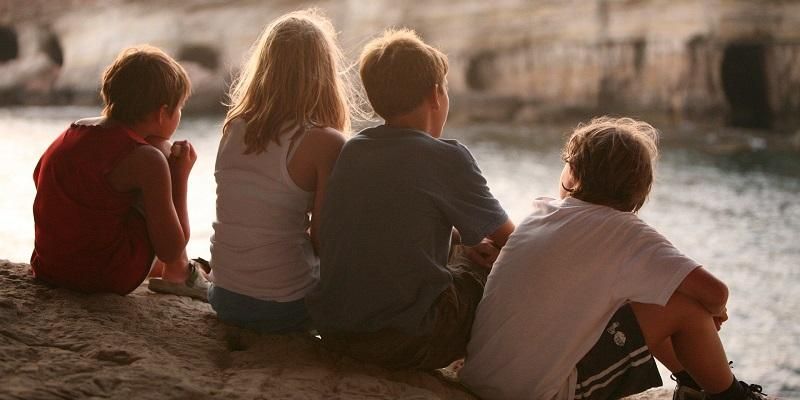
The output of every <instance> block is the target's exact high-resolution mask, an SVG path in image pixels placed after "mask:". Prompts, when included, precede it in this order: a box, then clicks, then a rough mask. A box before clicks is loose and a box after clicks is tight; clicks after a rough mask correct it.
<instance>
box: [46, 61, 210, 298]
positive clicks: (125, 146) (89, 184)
mask: <svg viewBox="0 0 800 400" xmlns="http://www.w3.org/2000/svg"><path fill="white" fill-rule="evenodd" d="M101 83H102V88H101V95H102V97H103V101H104V103H105V107H104V109H103V116H102V117H97V118H89V119H83V120H80V121H77V122H75V123H73V124H71V125H70V127H69V128H67V130H65V131H64V132H63V133H62V134H61V135H60V136H59V137H58V138H56V139H55V141H53V143H52V144H51V145H50V147H49V148H48V149H47V150H46V151H45V153H44V154H43V155H42V158H41V159H40V160H39V163H38V165H37V166H36V169H35V171H34V173H33V179H34V183H35V184H36V198H35V200H34V203H33V214H34V221H35V229H36V232H35V238H36V239H35V245H34V250H33V254H32V256H31V267H32V268H33V273H34V275H35V276H36V277H37V278H39V279H41V280H43V281H46V282H49V283H51V284H55V285H57V286H61V287H65V288H69V289H73V290H78V291H83V292H107V293H109V292H110V293H117V294H120V295H125V294H127V293H130V292H131V291H133V290H134V289H136V288H137V287H138V286H139V285H140V284H141V283H142V281H144V279H145V278H146V277H147V276H148V274H149V273H150V272H151V269H152V272H153V273H152V275H155V276H160V278H158V279H155V278H154V279H153V281H151V288H153V289H162V290H161V291H167V292H172V293H176V294H182V295H188V296H192V297H196V298H204V297H205V290H206V287H207V283H206V281H205V279H204V276H203V274H202V272H200V271H198V269H197V267H196V266H195V265H194V264H191V263H190V262H189V260H188V258H187V256H186V251H185V247H186V243H187V241H188V240H189V218H188V212H187V207H186V190H187V180H188V177H189V172H190V171H191V169H192V166H193V165H194V162H195V160H196V159H197V155H196V153H195V151H194V148H193V147H192V145H191V144H190V143H189V142H188V141H185V140H184V141H178V142H175V143H170V142H169V139H170V137H172V134H173V133H174V132H175V129H176V128H177V126H178V124H179V123H180V119H181V108H182V107H183V105H184V103H185V101H186V99H187V97H188V96H189V93H190V91H191V83H190V82H189V78H188V76H187V75H186V71H184V69H183V68H182V67H181V66H180V65H179V64H178V63H177V62H176V61H175V60H173V59H172V58H170V57H169V56H168V55H166V54H165V53H164V52H162V51H161V50H159V49H157V48H154V47H150V46H142V47H136V48H129V49H126V50H124V51H122V52H121V53H120V54H119V56H117V59H116V60H114V62H113V63H112V64H111V65H110V66H109V67H108V68H107V69H106V70H105V72H104V73H103V78H102V82H101ZM154 257H157V259H155V260H154ZM159 260H160V261H159Z"/></svg>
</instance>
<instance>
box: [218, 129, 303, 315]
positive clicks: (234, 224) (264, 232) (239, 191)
mask: <svg viewBox="0 0 800 400" xmlns="http://www.w3.org/2000/svg"><path fill="white" fill-rule="evenodd" d="M245 128H246V124H245V122H244V121H243V120H239V119H237V120H235V121H234V122H233V123H232V124H231V125H230V126H229V128H228V131H227V133H226V134H225V135H223V137H222V140H221V141H220V144H219V150H218V152H217V162H216V167H215V170H214V177H215V178H216V181H217V219H216V221H214V223H213V228H214V234H213V235H212V236H211V266H212V272H211V279H212V281H213V282H214V284H215V285H218V286H220V287H222V288H223V289H227V290H230V291H233V292H236V293H239V294H243V295H246V296H250V297H254V298H257V299H262V300H270V301H280V302H289V301H295V300H299V299H302V298H303V297H305V295H306V294H307V293H308V292H309V291H310V290H311V289H313V288H314V286H315V285H316V284H317V281H318V280H319V259H318V258H317V256H316V255H315V254H314V249H313V247H312V245H311V238H310V236H309V233H308V227H309V224H310V219H309V215H308V213H309V211H310V210H311V206H312V204H313V197H314V193H312V192H306V191H304V190H303V189H301V188H300V187H298V186H297V185H296V184H295V183H294V181H293V180H292V178H291V176H289V170H288V169H287V163H288V162H289V160H290V159H291V158H292V155H293V151H294V149H296V148H297V147H298V145H299V143H300V142H301V140H302V139H303V136H301V137H299V138H297V139H295V142H296V144H295V146H291V140H290V136H291V135H290V134H289V133H290V131H289V130H288V129H287V130H284V131H285V132H284V133H283V134H282V135H281V143H280V144H277V143H274V142H270V143H269V145H268V146H267V149H266V151H264V152H263V153H260V154H254V153H253V154H244V151H245V148H246V147H245V143H244V134H245ZM303 135H304V134H303Z"/></svg>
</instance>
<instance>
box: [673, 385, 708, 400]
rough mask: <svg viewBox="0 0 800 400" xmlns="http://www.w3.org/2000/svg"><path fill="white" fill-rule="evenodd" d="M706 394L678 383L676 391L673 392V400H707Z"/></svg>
mask: <svg viewBox="0 0 800 400" xmlns="http://www.w3.org/2000/svg"><path fill="white" fill-rule="evenodd" d="M707 399H708V397H707V396H706V393H705V392H703V391H702V390H697V389H694V388H690V387H689V386H684V385H681V384H680V383H678V384H677V385H675V391H674V392H672V400H707Z"/></svg>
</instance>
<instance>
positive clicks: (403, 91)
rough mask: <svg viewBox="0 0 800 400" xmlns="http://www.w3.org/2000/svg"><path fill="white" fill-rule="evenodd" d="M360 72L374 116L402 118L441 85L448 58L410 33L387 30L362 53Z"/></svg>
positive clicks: (415, 34) (413, 33)
mask: <svg viewBox="0 0 800 400" xmlns="http://www.w3.org/2000/svg"><path fill="white" fill-rule="evenodd" d="M359 64H360V67H359V72H360V75H361V81H362V82H363V83H364V89H365V90H366V92H367V97H368V98H369V102H370V104H372V108H373V110H375V113H377V114H378V115H380V116H381V117H382V118H383V119H387V118H392V117H395V116H398V115H402V114H405V113H407V112H409V111H411V110H413V109H414V108H415V107H417V106H418V105H419V104H420V103H422V101H423V99H424V98H425V96H426V95H428V93H430V91H431V89H432V88H433V87H434V86H435V85H437V84H438V85H444V82H445V76H446V75H447V70H448V63H447V56H446V55H444V54H443V53H442V52H440V51H439V50H437V49H435V48H434V47H432V46H430V45H428V44H426V43H425V42H423V41H422V40H421V39H420V38H419V36H417V33H416V32H414V31H413V30H410V29H389V30H386V31H385V32H384V33H383V35H382V36H381V37H379V38H375V39H373V40H372V41H370V42H369V43H367V45H366V46H364V50H363V51H362V52H361V57H360V59H359Z"/></svg>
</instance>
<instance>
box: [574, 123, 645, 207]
mask: <svg viewBox="0 0 800 400" xmlns="http://www.w3.org/2000/svg"><path fill="white" fill-rule="evenodd" d="M561 157H562V159H563V160H564V162H566V163H567V164H569V166H570V169H571V170H572V175H573V177H574V178H575V182H576V184H575V185H576V186H575V187H572V188H567V187H565V188H564V190H566V191H567V192H569V193H570V195H571V196H573V197H575V198H577V199H580V200H583V201H587V202H590V203H595V204H601V205H605V206H608V207H612V208H615V209H617V210H619V211H630V212H637V211H639V209H640V208H642V206H643V205H644V202H645V201H646V200H647V196H648V195H649V194H650V188H651V187H652V184H653V164H654V161H655V159H656V158H657V157H658V131H657V130H656V128H653V126H652V125H650V124H648V123H647V122H643V121H637V120H635V119H631V118H611V117H600V118H595V119H592V120H591V121H590V122H589V124H587V125H578V127H577V128H576V129H575V131H574V132H573V133H572V135H571V136H570V138H569V140H568V141H567V143H566V145H565V146H564V149H563V151H562V152H561Z"/></svg>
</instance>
